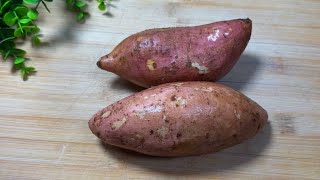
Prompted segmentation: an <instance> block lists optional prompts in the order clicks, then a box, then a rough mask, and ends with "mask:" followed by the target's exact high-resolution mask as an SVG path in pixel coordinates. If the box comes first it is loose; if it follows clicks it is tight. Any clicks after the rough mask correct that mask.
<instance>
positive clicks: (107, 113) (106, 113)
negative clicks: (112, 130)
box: [101, 111, 111, 118]
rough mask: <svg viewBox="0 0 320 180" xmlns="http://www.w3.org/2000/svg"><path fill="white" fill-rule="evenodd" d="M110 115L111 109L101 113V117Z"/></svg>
mask: <svg viewBox="0 0 320 180" xmlns="http://www.w3.org/2000/svg"><path fill="white" fill-rule="evenodd" d="M110 115H111V111H107V112H105V113H103V114H102V116H101V117H102V118H108V117H109V116H110Z"/></svg>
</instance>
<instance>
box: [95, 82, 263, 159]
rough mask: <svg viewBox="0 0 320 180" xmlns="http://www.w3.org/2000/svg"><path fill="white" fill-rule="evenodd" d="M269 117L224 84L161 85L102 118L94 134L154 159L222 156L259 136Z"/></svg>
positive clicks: (102, 113) (101, 113)
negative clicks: (218, 152) (230, 148)
mask: <svg viewBox="0 0 320 180" xmlns="http://www.w3.org/2000/svg"><path fill="white" fill-rule="evenodd" d="M267 119H268V115H267V112H266V111H265V110H264V109H263V108H262V107H260V106H259V105H258V104H257V103H255V102H254V101H252V100H251V99H249V98H247V97H246V96H245V95H243V94H241V93H239V92H237V91H235V90H233V89H231V88H228V87H226V86H224V85H221V84H215V83H211V82H182V83H169V84H163V85H160V86H156V87H153V88H150V89H147V90H144V91H142V92H139V93H137V94H134V95H132V96H129V97H127V98H125V99H123V100H120V101H118V102H116V103H114V104H112V105H110V106H108V107H106V108H104V109H102V110H101V111H99V112H98V113H96V114H95V115H94V116H93V117H92V119H91V120H90V121H89V127H90V129H91V131H92V132H93V133H94V134H95V135H96V136H97V137H99V138H100V139H101V140H102V141H103V142H105V143H108V144H111V145H114V146H118V147H122V148H125V149H129V150H133V151H137V152H140V153H144V154H148V155H153V156H167V157H175V156H188V155H199V154H205V153H210V152H215V151H219V150H221V149H224V148H227V147H230V146H233V145H236V144H239V143H241V142H243V141H244V140H247V139H249V138H251V137H253V136H254V135H255V134H256V133H257V132H258V131H259V130H260V129H261V128H262V127H263V126H264V125H265V124H266V122H267Z"/></svg>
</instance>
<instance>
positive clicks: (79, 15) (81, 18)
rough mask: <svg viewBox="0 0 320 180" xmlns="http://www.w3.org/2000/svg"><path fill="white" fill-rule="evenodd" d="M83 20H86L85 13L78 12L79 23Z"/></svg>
mask: <svg viewBox="0 0 320 180" xmlns="http://www.w3.org/2000/svg"><path fill="white" fill-rule="evenodd" d="M83 19H84V13H83V12H78V15H77V20H78V21H82V20H83Z"/></svg>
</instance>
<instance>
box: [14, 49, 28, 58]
mask: <svg viewBox="0 0 320 180" xmlns="http://www.w3.org/2000/svg"><path fill="white" fill-rule="evenodd" d="M26 53H27V52H26V51H24V50H22V49H12V50H11V54H14V55H15V56H24V55H25V54H26Z"/></svg>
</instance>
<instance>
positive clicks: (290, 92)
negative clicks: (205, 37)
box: [0, 0, 320, 180]
mask: <svg viewBox="0 0 320 180" xmlns="http://www.w3.org/2000/svg"><path fill="white" fill-rule="evenodd" d="M91 4H92V5H91V6H90V8H89V11H90V12H92V14H91V17H90V19H89V20H88V21H87V22H86V23H85V24H77V23H75V22H74V19H73V18H74V17H73V16H74V15H73V14H72V13H69V12H68V11H65V10H64V3H63V1H55V2H54V3H52V4H50V5H49V8H50V9H51V12H52V13H51V14H48V13H47V12H46V11H45V10H44V9H43V8H42V9H40V13H41V14H42V16H43V18H42V19H40V20H39V25H40V27H41V29H42V34H43V38H42V39H43V41H44V42H45V43H44V44H43V46H42V47H40V48H31V47H30V45H29V43H26V44H24V45H22V47H23V48H25V49H26V50H27V51H28V54H27V55H28V57H30V58H31V59H32V61H30V62H28V64H31V65H34V66H35V67H36V68H37V70H38V73H37V75H36V76H34V77H31V78H30V79H29V80H28V81H26V82H23V81H22V80H21V79H20V77H19V75H17V74H12V73H11V71H10V68H11V62H5V63H2V62H1V63H0V88H1V90H0V179H23V180H25V179H180V178H181V179H184V178H188V179H200V178H203V179H225V178H228V179H231V178H240V179H252V178H253V179H260V178H262V179H293V178H294V179H320V140H319V139H320V111H319V110H320V93H319V92H320V30H319V29H320V21H319V19H320V10H319V9H320V1H314V0H313V1H312V0H306V1H300V0H279V1H278V0H277V1H276V0H271V1H270V0H261V1H253V0H243V1H235V0H234V1H231V0H215V1H209V0H206V1H200V0H199V1H198V0H188V1H186V0H184V1H183V0H174V1H173V0H172V1H169V0H163V1H156V0H146V1H136V0H120V1H114V2H113V4H114V6H113V7H111V9H110V11H111V12H112V17H110V16H106V15H102V13H101V12H99V11H98V10H97V8H96V7H95V6H96V4H95V2H94V1H93V2H92V3H91ZM246 17H250V18H251V19H252V20H253V26H254V28H253V35H252V40H251V41H250V44H249V46H248V47H247V49H246V51H245V53H244V55H243V56H242V57H241V59H240V60H239V62H238V63H237V65H236V66H235V67H234V69H233V70H232V72H231V73H229V74H228V75H227V76H226V77H225V78H223V79H222V80H221V83H224V84H227V85H229V86H231V87H233V88H235V89H237V90H239V91H241V92H243V93H244V94H246V95H247V96H248V97H250V98H252V99H254V100H255V101H257V102H258V103H260V104H261V105H262V106H263V107H264V108H265V109H266V110H267V111H268V112H269V120H270V123H269V125H268V126H267V127H266V128H265V129H264V130H263V132H262V133H260V134H259V135H258V136H256V137H255V138H254V139H252V140H250V141H248V142H245V143H243V144H241V145H238V146H235V147H232V148H229V149H226V150H224V151H221V152H219V153H215V154H209V155H204V156H195V157H186V158H173V159H167V158H154V157H148V156H142V155H139V154H136V153H130V152H127V151H122V150H119V149H116V148H113V147H109V146H106V147H105V146H103V145H102V144H101V143H100V141H99V140H98V139H97V138H96V137H95V136H94V135H93V134H92V133H91V132H90V130H89V128H88V125H87V122H88V120H89V119H90V117H91V116H92V115H93V114H94V113H95V112H96V111H97V110H99V109H101V108H103V107H105V106H107V105H109V104H111V103H113V102H115V101H117V100H119V99H121V98H124V97H126V96H128V95H130V94H132V93H134V92H137V91H140V90H141V89H140V88H138V87H136V86H134V85H131V84H130V83H128V82H126V81H125V80H122V79H120V78H118V77H117V76H115V75H113V74H111V73H107V72H104V71H102V70H100V69H98V68H97V67H96V61H97V60H98V58H99V57H100V56H101V55H104V54H106V53H108V52H109V51H110V50H112V48H113V47H114V46H115V45H117V44H118V43H119V42H120V41H121V40H122V39H124V38H125V37H127V36H129V35H130V34H132V33H135V32H138V31H141V30H144V29H147V28H156V27H167V26H187V25H199V24H205V23H210V22H214V21H220V20H227V19H233V18H246Z"/></svg>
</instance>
